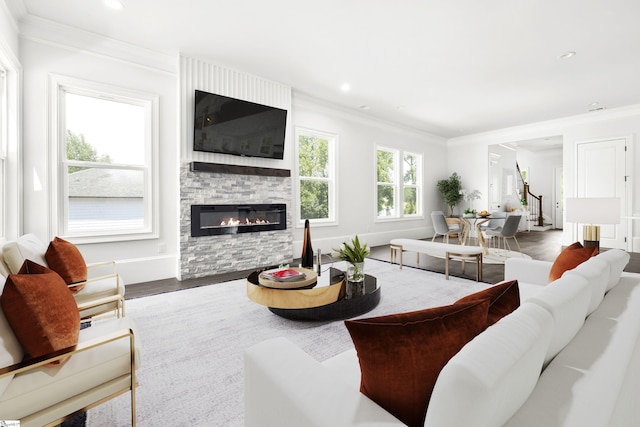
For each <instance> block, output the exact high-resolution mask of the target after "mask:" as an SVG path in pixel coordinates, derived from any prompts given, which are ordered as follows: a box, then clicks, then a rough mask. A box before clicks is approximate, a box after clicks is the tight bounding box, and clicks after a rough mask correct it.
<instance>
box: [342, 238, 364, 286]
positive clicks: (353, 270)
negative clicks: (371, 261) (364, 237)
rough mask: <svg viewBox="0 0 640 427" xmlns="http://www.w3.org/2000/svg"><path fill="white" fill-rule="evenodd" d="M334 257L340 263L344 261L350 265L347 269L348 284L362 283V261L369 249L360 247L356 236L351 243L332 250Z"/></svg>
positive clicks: (343, 243) (344, 243)
mask: <svg viewBox="0 0 640 427" xmlns="http://www.w3.org/2000/svg"><path fill="white" fill-rule="evenodd" d="M333 250H334V251H335V254H334V257H335V258H336V259H338V260H340V261H346V262H348V263H349V264H350V265H349V267H348V269H347V280H348V281H350V282H362V281H363V280H364V259H365V258H366V257H367V255H369V252H370V251H369V248H368V247H367V244H366V243H365V244H364V245H362V244H361V243H360V239H359V238H358V236H357V235H356V236H355V237H354V238H353V239H352V240H351V243H348V242H342V244H341V245H340V247H339V248H337V249H335V248H334V249H333Z"/></svg>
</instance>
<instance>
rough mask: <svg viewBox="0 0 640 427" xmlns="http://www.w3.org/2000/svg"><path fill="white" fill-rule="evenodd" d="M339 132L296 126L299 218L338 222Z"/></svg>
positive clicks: (315, 221)
mask: <svg viewBox="0 0 640 427" xmlns="http://www.w3.org/2000/svg"><path fill="white" fill-rule="evenodd" d="M336 139H337V136H336V135H332V134H329V133H324V132H317V131H312V130H309V129H302V128H297V129H296V140H297V151H298V188H299V192H298V206H299V211H298V221H299V223H301V222H302V221H304V220H306V219H308V220H309V221H310V222H314V223H323V222H324V223H333V222H335V144H336Z"/></svg>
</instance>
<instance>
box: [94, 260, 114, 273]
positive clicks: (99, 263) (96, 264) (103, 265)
mask: <svg viewBox="0 0 640 427" xmlns="http://www.w3.org/2000/svg"><path fill="white" fill-rule="evenodd" d="M108 265H110V266H112V268H113V273H115V272H116V263H115V261H103V262H93V263H91V264H87V270H89V269H92V268H98V267H105V266H108Z"/></svg>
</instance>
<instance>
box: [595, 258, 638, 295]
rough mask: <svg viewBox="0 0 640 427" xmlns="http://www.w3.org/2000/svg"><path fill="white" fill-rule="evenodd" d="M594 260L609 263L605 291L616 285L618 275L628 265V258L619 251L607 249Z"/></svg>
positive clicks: (618, 278)
mask: <svg viewBox="0 0 640 427" xmlns="http://www.w3.org/2000/svg"><path fill="white" fill-rule="evenodd" d="M596 258H597V259H599V260H602V261H606V262H607V263H609V283H608V284H607V289H606V290H607V291H609V290H611V288H613V287H614V286H615V285H617V284H618V281H619V280H620V275H622V272H623V271H624V268H625V267H626V266H627V264H628V263H629V258H630V256H629V254H628V253H627V252H625V251H623V250H621V249H609V250H606V251H603V252H600V253H599V254H598V256H597V257H596Z"/></svg>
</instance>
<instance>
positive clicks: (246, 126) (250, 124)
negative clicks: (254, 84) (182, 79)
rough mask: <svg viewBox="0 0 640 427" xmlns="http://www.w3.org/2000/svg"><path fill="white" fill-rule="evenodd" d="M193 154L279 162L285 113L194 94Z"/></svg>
mask: <svg viewBox="0 0 640 427" xmlns="http://www.w3.org/2000/svg"><path fill="white" fill-rule="evenodd" d="M194 111H195V114H194V116H195V123H194V131H193V150H194V151H206V152H209V153H223V154H233V155H236V156H250V157H265V158H269V159H282V158H283V156H284V138H285V127H286V122H287V110H283V109H280V108H275V107H269V106H267V105H262V104H256V103H254V102H249V101H242V100H240V99H235V98H229V97H227V96H222V95H216V94H214V93H209V92H203V91H200V90H196V93H195V110H194Z"/></svg>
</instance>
